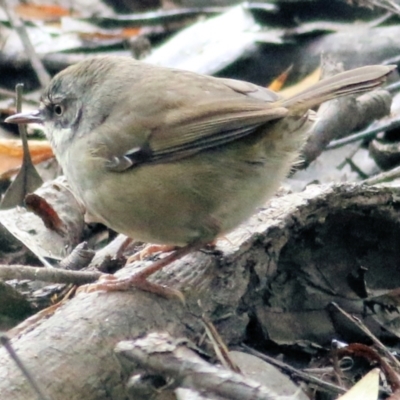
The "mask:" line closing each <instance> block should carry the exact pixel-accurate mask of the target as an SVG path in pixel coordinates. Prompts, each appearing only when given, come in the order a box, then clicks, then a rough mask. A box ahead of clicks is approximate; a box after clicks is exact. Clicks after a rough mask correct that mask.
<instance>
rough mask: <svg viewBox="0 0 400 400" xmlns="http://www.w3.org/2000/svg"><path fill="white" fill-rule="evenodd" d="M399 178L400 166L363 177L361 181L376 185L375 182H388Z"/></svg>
mask: <svg viewBox="0 0 400 400" xmlns="http://www.w3.org/2000/svg"><path fill="white" fill-rule="evenodd" d="M397 178H400V167H396V168H393V169H391V170H390V171H386V172H382V173H381V174H378V175H375V176H372V177H371V178H368V179H364V180H363V181H362V183H364V184H365V185H376V184H377V183H383V182H390V181H393V180H395V179H397Z"/></svg>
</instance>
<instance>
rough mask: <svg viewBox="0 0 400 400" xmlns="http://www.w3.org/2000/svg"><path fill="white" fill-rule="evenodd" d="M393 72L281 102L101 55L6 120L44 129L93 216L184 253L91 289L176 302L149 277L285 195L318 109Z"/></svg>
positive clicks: (330, 82) (348, 79) (368, 69)
mask: <svg viewBox="0 0 400 400" xmlns="http://www.w3.org/2000/svg"><path fill="white" fill-rule="evenodd" d="M394 68H395V66H390V65H389V66H383V65H373V66H364V67H360V68H356V69H353V70H349V71H345V72H342V73H339V74H337V75H335V76H333V77H330V78H327V79H324V80H321V81H319V82H318V83H316V84H314V85H312V86H311V87H309V88H307V89H305V90H303V91H302V92H301V93H299V94H297V95H294V96H292V97H289V98H282V97H281V96H280V95H279V94H277V93H275V92H273V91H271V90H269V89H266V88H263V87H260V86H258V85H255V84H252V83H249V82H245V81H240V80H234V79H227V78H217V77H212V76H207V75H201V74H197V73H194V72H190V71H184V70H179V69H173V68H165V67H161V66H156V65H151V64H147V63H145V62H142V61H137V60H134V59H132V58H129V57H118V56H102V57H93V58H88V59H85V60H83V61H81V62H79V63H77V64H74V65H72V66H70V67H68V68H66V69H65V70H63V71H61V72H59V73H58V74H57V75H55V76H54V77H53V79H52V80H51V82H50V83H49V85H48V87H47V88H46V89H45V90H44V92H43V94H42V96H41V102H40V106H39V108H38V109H37V110H35V111H33V112H30V113H19V114H15V115H13V116H11V117H8V118H7V119H6V120H5V122H8V123H32V122H36V123H41V124H43V125H44V130H45V134H46V136H47V138H48V140H49V141H50V143H51V146H52V148H53V150H54V153H55V156H56V158H57V160H58V162H59V164H60V165H61V167H62V169H63V172H64V174H65V176H66V177H67V180H68V182H69V184H70V186H71V188H72V190H73V192H74V193H75V195H76V196H77V197H78V198H79V199H80V200H81V201H82V203H83V204H84V205H85V207H86V209H87V212H88V214H89V215H90V218H91V220H92V221H97V222H101V223H103V224H105V225H106V226H108V227H109V228H111V229H113V230H115V231H117V232H119V233H123V234H125V235H127V236H129V237H131V238H135V239H137V240H141V241H144V242H149V243H155V244H161V245H169V246H176V247H177V250H175V252H173V253H172V254H170V255H169V256H167V257H165V258H163V259H161V260H158V261H155V262H153V263H152V264H150V265H148V266H145V267H144V268H143V269H142V270H140V271H139V272H135V273H134V274H132V275H131V276H129V277H128V278H120V279H117V278H113V279H109V280H106V281H103V282H99V283H95V284H94V285H92V286H91V287H92V288H93V290H106V291H113V290H126V289H128V288H131V287H138V288H140V289H142V290H146V291H150V292H154V293H157V294H165V295H167V292H168V289H165V288H163V287H160V286H159V285H156V284H155V283H152V282H150V281H148V279H147V278H148V277H149V276H150V275H152V274H153V273H154V272H156V271H158V270H160V269H161V268H163V267H164V266H165V265H167V264H168V263H170V262H172V261H173V260H175V259H177V258H179V257H182V256H183V255H185V254H187V253H189V252H191V251H194V250H198V249H201V248H202V247H203V246H205V245H207V244H209V243H213V242H214V241H215V240H216V239H217V238H218V237H221V236H223V235H225V234H226V233H228V232H230V231H232V230H233V229H234V228H236V227H237V226H238V225H239V224H240V223H242V222H243V221H245V220H246V219H247V218H249V217H250V216H251V215H252V214H253V213H254V212H255V210H256V209H257V207H259V206H261V205H262V204H264V203H265V201H266V200H267V199H269V198H270V197H271V196H272V195H273V194H274V193H275V192H276V190H277V189H278V188H279V185H280V184H281V182H282V180H283V179H284V178H285V177H286V176H287V174H288V173H289V171H290V169H291V167H292V165H293V163H294V162H296V160H298V158H299V153H300V150H301V147H302V146H303V144H304V142H305V140H306V138H307V133H308V132H309V131H310V128H311V127H312V124H313V122H314V119H315V118H313V116H314V112H313V111H312V108H314V107H316V106H318V105H319V104H321V103H323V102H325V101H328V100H331V99H334V98H337V97H340V96H345V95H349V94H354V93H361V92H365V91H369V90H372V89H374V88H376V87H378V86H380V85H382V84H383V83H384V81H385V79H386V77H387V76H388V75H389V74H390V73H391V72H392V71H393V70H394ZM164 289H165V290H164ZM171 290H173V289H171Z"/></svg>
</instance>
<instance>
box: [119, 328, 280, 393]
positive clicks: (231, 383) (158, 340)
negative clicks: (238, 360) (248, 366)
mask: <svg viewBox="0 0 400 400" xmlns="http://www.w3.org/2000/svg"><path fill="white" fill-rule="evenodd" d="M115 352H116V353H117V355H118V356H119V357H121V358H123V360H124V362H127V361H131V362H134V363H139V364H141V365H142V366H145V367H146V369H147V370H153V371H154V372H156V373H158V374H162V375H166V376H168V377H172V378H174V382H176V384H177V385H178V386H179V387H184V388H189V389H194V390H197V391H199V392H200V393H202V392H203V393H204V392H206V393H207V394H215V395H218V396H222V397H224V398H227V399H231V400H243V399H254V400H278V399H280V396H279V395H277V394H276V393H274V392H273V391H272V390H270V389H268V388H267V387H265V386H262V385H261V384H259V383H257V382H255V381H253V380H251V379H249V378H245V377H244V376H242V375H240V374H237V373H235V372H232V371H229V370H227V369H225V368H220V367H217V366H214V365H211V364H209V363H207V362H206V361H204V360H203V359H201V358H200V357H199V356H198V355H197V354H196V353H195V352H193V351H192V350H190V349H188V348H187V347H186V346H184V345H183V344H182V340H175V339H173V338H172V337H171V336H169V335H168V334H167V333H152V334H149V335H147V336H146V337H144V338H142V339H137V340H135V341H123V342H120V343H118V345H117V346H116V348H115Z"/></svg>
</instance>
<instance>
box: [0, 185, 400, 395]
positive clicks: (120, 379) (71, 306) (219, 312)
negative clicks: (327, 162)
mask: <svg viewBox="0 0 400 400" xmlns="http://www.w3.org/2000/svg"><path fill="white" fill-rule="evenodd" d="M399 194H400V189H398V188H383V187H382V188H377V187H367V186H360V185H341V186H323V187H320V186H310V187H309V188H308V189H307V190H306V191H305V192H303V193H300V194H291V195H287V196H283V197H277V198H274V199H272V200H271V201H270V202H269V203H268V205H267V207H266V208H264V209H262V210H261V211H260V212H258V213H257V214H256V215H254V216H253V217H252V218H251V219H250V220H249V221H248V222H247V223H246V224H244V225H243V226H241V227H239V228H238V229H237V230H235V231H234V232H232V233H231V234H229V235H228V237H227V238H226V240H225V239H221V240H220V241H219V242H218V245H217V249H218V250H220V253H218V254H215V253H210V252H196V253H193V254H190V255H188V256H186V257H184V258H183V259H181V260H179V261H177V262H175V263H174V264H173V265H171V266H169V267H167V268H166V269H165V271H162V272H161V273H159V274H158V275H157V277H156V278H157V280H158V281H161V282H163V283H165V284H168V285H170V286H174V287H175V288H180V289H181V290H182V291H183V292H184V294H185V297H186V304H182V303H181V302H180V301H178V300H174V299H173V300H166V299H164V298H160V297H157V296H154V295H151V294H148V293H144V292H141V291H138V290H132V291H130V292H125V293H117V292H113V293H104V292H95V293H89V294H86V293H80V294H79V295H77V296H76V297H75V298H73V299H72V300H71V301H69V302H67V303H66V304H65V305H63V306H61V307H60V308H59V309H58V310H57V311H56V312H55V313H54V315H52V316H50V317H49V318H48V319H44V320H43V321H42V322H41V323H40V324H39V325H36V326H33V327H32V329H31V330H30V331H25V332H24V333H23V334H20V335H19V336H18V337H15V338H13V340H12V343H13V345H14V347H15V350H16V352H17V354H18V355H19V356H20V358H21V359H22V360H23V362H24V363H25V364H26V367H27V368H28V369H29V370H30V371H31V372H32V374H33V375H34V377H35V378H36V380H37V381H38V382H39V384H40V385H41V387H42V388H43V391H44V392H45V393H46V395H47V397H49V398H51V399H52V400H61V399H62V400H64V399H69V400H74V399H82V398H84V399H85V400H92V399H93V400H94V399H96V400H102V399H115V400H117V399H118V400H120V399H127V398H128V395H127V394H126V390H125V385H126V383H127V381H128V378H129V376H131V374H138V373H139V372H140V370H139V369H138V368H136V367H134V368H133V370H132V369H131V368H127V367H126V366H125V365H121V364H120V362H119V361H118V360H117V357H116V356H115V354H114V348H115V346H116V345H117V343H118V342H120V341H122V340H127V339H135V338H138V337H141V336H144V335H145V334H148V333H150V332H167V333H169V335H171V336H172V337H174V338H180V337H185V338H188V339H190V340H192V341H194V342H198V341H199V339H200V337H201V335H202V334H203V327H202V325H201V322H200V316H201V315H202V314H206V315H207V317H208V318H209V319H210V320H212V321H213V322H214V324H215V326H216V328H217V330H218V332H219V333H220V335H221V336H222V337H223V339H224V340H225V342H226V343H227V344H228V346H230V345H233V344H237V343H240V342H242V341H243V340H246V341H247V343H250V344H251V343H252V341H257V340H258V341H260V340H267V339H271V337H273V338H274V340H276V338H279V336H277V335H278V334H277V333H276V332H277V331H279V330H280V329H281V331H282V332H283V333H284V334H285V335H286V337H283V338H282V337H281V338H282V340H283V341H286V342H288V341H290V340H292V339H293V338H297V337H299V332H298V331H297V327H296V328H294V326H293V325H292V326H288V325H285V321H286V322H287V321H288V319H287V318H288V317H287V315H286V314H283V311H289V314H288V315H289V316H290V315H291V313H292V314H293V313H294V311H296V312H299V311H301V312H305V311H310V309H311V308H312V307H315V305H314V304H313V303H312V301H311V300H312V299H315V298H316V297H318V301H319V302H320V303H321V304H320V306H321V310H320V313H321V314H320V317H321V316H322V315H323V314H322V313H323V312H325V313H326V310H325V306H326V305H327V304H328V303H327V302H328V301H329V300H330V299H331V298H332V297H333V296H334V294H335V293H334V292H335V290H334V289H332V290H331V292H330V293H329V296H330V297H327V298H326V299H325V298H322V297H321V296H322V294H323V293H326V292H327V290H326V288H324V287H323V284H326V282H325V283H324V282H322V283H321V282H317V281H316V280H315V279H316V278H315V277H314V276H312V275H311V272H307V269H306V268H308V267H309V265H313V264H312V263H310V262H309V258H310V257H317V259H318V257H322V256H323V259H324V263H325V264H322V263H320V264H318V266H319V268H320V269H321V270H323V273H324V274H326V275H324V277H325V278H326V279H327V280H328V281H329V284H331V285H334V284H335V279H336V280H337V281H338V282H339V281H340V282H342V281H346V279H345V278H346V276H345V275H343V271H344V270H346V271H348V272H349V273H350V272H352V271H353V272H354V271H356V270H357V268H358V265H357V263H355V261H354V260H355V259H356V258H357V257H360V255H359V254H358V253H357V254H353V255H352V253H351V251H353V252H354V248H356V249H360V252H361V250H362V249H363V247H362V246H361V244H364V245H365V246H367V245H368V244H370V243H371V242H373V243H375V245H376V248H371V247H370V248H369V252H367V251H366V250H365V252H364V253H365V254H367V255H365V256H364V258H363V259H361V261H360V262H362V263H363V264H365V263H368V260H369V261H370V262H371V268H372V267H373V265H372V264H374V265H375V264H378V263H377V261H378V260H379V258H378V255H379V254H381V256H382V259H383V257H387V256H388V252H389V251H390V252H391V253H390V254H389V261H386V262H385V263H382V264H379V265H376V267H377V270H376V271H375V270H374V271H375V272H376V273H375V272H374V271H372V272H373V273H374V274H375V275H379V271H380V270H381V271H382V268H383V271H386V272H388V271H389V268H390V267H392V268H395V267H394V266H395V265H397V260H398V258H399V252H400V246H398V238H399V237H400V235H399V230H400V214H399V211H398V209H399V207H398V206H399V202H398V201H399V200H398V199H399V198H400V197H399ZM379 227H382V232H386V233H385V234H383V233H382V232H380V231H379ZM352 228H354V229H353V230H352ZM381 233H382V234H381ZM350 234H352V235H353V236H349V235H350ZM375 235H377V236H375ZM311 237H312V240H311V239H310V238H311ZM320 237H322V238H323V240H324V243H323V244H321V243H320V247H318V246H317V245H316V243H318V240H319V238H320ZM372 237H373V239H371V238H372ZM349 238H350V239H355V238H358V239H357V240H354V241H351V240H350V241H349ZM346 246H347V249H348V250H349V251H350V253H349V254H350V256H351V257H347V256H346V254H345V253H344V251H345V249H346ZM360 246H361V247H360ZM321 249H323V253H321ZM364 253H363V254H364ZM314 254H315V255H314ZM307 257H308V258H307ZM368 257H369V258H368ZM313 260H314V261H315V259H313ZM319 260H320V261H321V258H320V259H319ZM302 262H304V264H302ZM339 262H340V263H341V264H340V263H339ZM306 264H307V265H306ZM336 267H338V269H337V271H338V272H337V273H336V272H335V271H336V269H335V268H336ZM331 271H333V273H334V275H333V276H334V277H336V278H335V279H333V278H331V276H330V275H328V273H330V272H331ZM393 271H394V270H393V269H392V270H391V273H390V274H388V275H389V276H388V277H387V281H389V282H390V281H392V282H393V285H396V284H398V283H397V282H396V279H395V278H394V274H393ZM306 272H307V273H308V276H307V279H306V280H304V279H303V280H302V278H304V276H306V275H307V274H306ZM123 273H124V274H125V273H127V271H122V272H121V273H120V275H122V274H123ZM335 274H336V275H335ZM291 278H293V281H292V280H291ZM313 279H314V280H313ZM381 279H385V278H382V276H381ZM310 281H311V282H310ZM293 282H296V285H297V286H293V285H292V283H293ZM307 283H308V284H310V286H307V285H306V284H307ZM302 284H304V285H303V286H301V285H302ZM318 285H320V286H321V288H319V287H318ZM310 287H311V288H312V290H313V291H310V289H309V288H310ZM287 288H290V290H291V291H288V289H287ZM294 288H295V289H294ZM319 289H320V291H321V293H322V294H321V293H319V292H318V295H317V290H319ZM342 289H343V288H341V289H340V290H342ZM350 289H351V288H350ZM350 289H349V288H348V287H347V286H346V290H348V292H346V295H345V296H343V294H342V293H341V292H340V290H337V292H338V293H336V294H338V295H339V298H341V299H344V300H343V301H342V303H341V305H342V306H343V304H344V305H345V306H346V305H348V304H349V303H350V300H351V301H352V303H351V304H352V306H354V304H355V303H357V302H356V301H355V300H356V299H357V297H356V296H355V295H353V293H352V295H351V296H353V297H351V296H350V294H349V293H350ZM343 290H344V289H343ZM293 294H295V296H294V297H293V296H292V295H293ZM278 295H279V296H281V299H278ZM302 295H304V296H305V297H304V299H303V298H300V297H299V296H302ZM291 296H292V297H291ZM346 296H347V297H346ZM349 298H350V300H348V299H349ZM278 300H280V301H281V302H278ZM346 301H347V302H346ZM293 302H295V303H296V304H295V306H294V305H293ZM324 302H326V303H325V304H324ZM360 302H361V301H360ZM339 303H340V302H339ZM303 306H304V309H303V308H301V307H303ZM296 307H297V308H296ZM307 307H308V308H307ZM312 311H313V312H314V314H315V311H316V310H315V309H313V310H312ZM266 314H268V315H267V316H266ZM314 314H313V315H314ZM271 315H275V319H273V320H274V324H273V327H272V328H274V329H275V331H273V329H272V328H271V325H270V324H269V321H270V319H271ZM285 318H286V319H285ZM302 318H303V317H302ZM321 318H322V317H321ZM325 319H326V320H328V322H329V323H331V325H329V324H328V323H327V324H326V325H323V326H322V328H321V327H318V330H317V332H315V335H314V337H313V340H314V341H316V342H319V343H324V342H325V341H326V340H328V339H329V338H332V337H331V336H332V335H334V333H335V332H334V329H335V323H334V322H332V320H329V318H328V317H327V316H326V317H325ZM303 320H305V321H306V322H307V321H308V320H307V318H303ZM281 323H283V324H282V325H281ZM321 330H324V331H323V332H321ZM282 332H280V334H282ZM300 337H301V334H300ZM204 347H205V349H206V350H207V351H210V352H211V347H210V346H208V347H207V344H206V345H205V346H204ZM0 376H1V377H2V379H1V380H0V398H3V399H13V400H22V399H24V400H26V399H29V398H35V395H34V394H33V392H32V391H31V388H30V387H29V386H28V384H27V382H26V380H25V379H24V378H22V377H21V373H20V371H18V370H17V369H16V367H15V366H14V364H13V362H12V361H11V360H10V359H9V357H8V355H7V354H6V353H5V351H4V349H0Z"/></svg>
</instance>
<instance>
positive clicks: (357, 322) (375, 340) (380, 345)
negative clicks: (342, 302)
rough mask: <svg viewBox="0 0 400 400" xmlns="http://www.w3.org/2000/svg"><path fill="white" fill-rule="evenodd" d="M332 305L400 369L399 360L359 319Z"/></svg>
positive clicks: (332, 304)
mask: <svg viewBox="0 0 400 400" xmlns="http://www.w3.org/2000/svg"><path fill="white" fill-rule="evenodd" d="M330 305H331V307H333V308H334V309H336V310H337V311H339V312H340V313H341V314H342V315H343V316H345V317H346V318H347V319H348V320H349V321H351V322H352V323H353V324H354V325H356V326H357V327H358V328H359V329H361V331H362V332H363V333H364V334H365V335H367V336H368V337H369V338H370V339H371V340H372V341H373V343H374V344H375V346H376V347H378V349H379V350H381V351H382V352H383V354H385V355H386V357H387V358H388V359H389V360H391V361H392V362H393V364H394V365H396V368H398V369H400V362H399V361H398V360H397V358H396V357H395V356H394V355H393V354H392V353H391V352H390V351H388V349H387V348H386V347H385V346H384V345H383V343H382V342H381V341H380V340H379V339H378V338H377V337H376V336H375V335H374V334H373V333H372V332H371V331H370V330H369V329H368V328H367V327H366V326H365V325H364V324H363V323H362V322H361V321H360V320H359V319H358V318H356V317H354V316H353V315H350V314H348V313H347V312H346V311H344V310H343V309H342V308H340V307H339V306H338V305H337V304H336V303H334V302H332V303H331V304H330Z"/></svg>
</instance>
